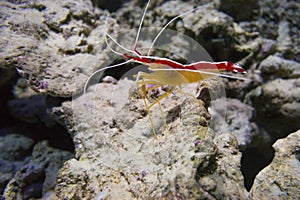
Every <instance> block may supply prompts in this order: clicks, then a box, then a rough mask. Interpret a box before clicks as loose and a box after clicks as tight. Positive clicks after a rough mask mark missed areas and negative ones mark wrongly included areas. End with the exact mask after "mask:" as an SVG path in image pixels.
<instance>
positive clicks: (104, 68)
mask: <svg viewBox="0 0 300 200" xmlns="http://www.w3.org/2000/svg"><path fill="white" fill-rule="evenodd" d="M132 60H133V59H129V60H126V61H125V62H122V63H118V64H115V65H110V66H107V67H103V68H101V69H98V70H96V71H95V72H94V73H92V74H91V75H90V76H89V78H88V79H87V80H86V82H85V84H84V88H83V94H86V91H87V86H88V83H89V82H90V80H91V78H92V77H93V76H95V75H96V74H97V73H99V72H101V71H104V70H107V69H111V68H114V67H118V66H120V65H124V64H126V63H129V62H132Z"/></svg>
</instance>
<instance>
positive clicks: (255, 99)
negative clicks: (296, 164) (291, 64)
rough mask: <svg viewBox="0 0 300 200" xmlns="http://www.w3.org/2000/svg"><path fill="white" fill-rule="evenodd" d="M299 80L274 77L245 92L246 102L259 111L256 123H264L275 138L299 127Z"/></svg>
mask: <svg viewBox="0 0 300 200" xmlns="http://www.w3.org/2000/svg"><path fill="white" fill-rule="evenodd" d="M299 81H300V79H275V80H272V81H269V82H267V83H266V84H264V85H262V86H259V87H257V88H256V89H255V90H252V91H251V92H250V93H248V94H247V99H248V103H249V104H251V105H252V106H253V107H255V108H256V109H257V113H259V114H258V118H259V122H258V123H260V124H266V125H265V126H264V127H265V129H266V130H267V131H268V133H269V134H271V135H272V136H273V137H275V138H278V137H280V136H284V135H282V134H286V133H289V132H291V131H295V130H297V129H299V128H300V125H299V123H298V121H299V116H300V113H299V108H300V84H299ZM270 117H271V118H272V120H271V121H269V119H270ZM266 121H269V122H268V123H266Z"/></svg>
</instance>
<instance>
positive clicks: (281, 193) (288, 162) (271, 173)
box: [250, 130, 300, 199]
mask: <svg viewBox="0 0 300 200" xmlns="http://www.w3.org/2000/svg"><path fill="white" fill-rule="evenodd" d="M273 147H274V149H275V151H276V152H275V156H274V159H273V161H272V163H271V164H270V165H269V166H267V167H266V168H265V169H263V170H262V171H261V172H259V173H258V174H257V176H256V178H255V180H254V184H253V187H252V189H251V191H250V199H300V193H299V191H300V160H299V152H300V130H299V131H297V132H295V133H291V134H290V135H289V136H288V137H286V138H284V139H280V140H278V141H277V142H276V143H275V144H274V145H273Z"/></svg>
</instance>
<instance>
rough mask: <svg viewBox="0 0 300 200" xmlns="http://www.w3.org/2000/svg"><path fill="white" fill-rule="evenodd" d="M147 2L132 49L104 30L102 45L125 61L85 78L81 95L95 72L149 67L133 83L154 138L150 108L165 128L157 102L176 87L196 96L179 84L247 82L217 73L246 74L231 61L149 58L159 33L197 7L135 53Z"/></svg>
mask: <svg viewBox="0 0 300 200" xmlns="http://www.w3.org/2000/svg"><path fill="white" fill-rule="evenodd" d="M150 1H151V0H148V2H147V4H146V7H145V9H144V12H143V15H142V18H141V21H140V24H139V27H138V31H137V34H136V38H135V42H134V46H133V50H131V49H127V48H126V47H124V46H122V45H121V44H120V43H119V42H118V41H117V40H116V39H114V38H113V37H112V36H111V35H109V34H108V33H107V31H106V30H105V33H104V40H105V43H106V45H107V47H108V48H109V49H110V50H111V51H112V52H113V53H115V54H117V55H120V56H122V57H124V58H126V59H127V60H126V61H125V62H121V63H118V64H115V65H110V66H106V67H104V68H101V69H98V70H96V71H95V72H94V73H92V74H91V75H90V76H89V77H88V79H87V81H86V83H85V85H84V91H83V92H84V94H85V93H86V92H87V87H88V83H89V81H90V80H91V78H92V77H93V76H95V75H96V74H97V73H99V72H101V71H104V70H107V69H111V68H116V67H119V66H122V65H125V64H127V63H132V62H133V63H139V64H142V65H146V66H148V70H149V71H151V73H148V72H142V71H139V72H138V73H137V75H136V76H135V77H136V84H137V85H138V86H139V88H140V89H139V95H140V96H141V98H142V99H143V101H144V104H145V107H146V111H147V114H148V116H149V120H150V123H151V127H152V130H153V134H154V136H155V137H156V136H157V134H156V130H155V126H154V123H153V119H152V117H151V108H152V107H153V106H155V105H156V104H157V105H158V106H159V109H160V112H161V114H162V118H163V120H164V124H165V126H167V125H166V119H165V117H164V114H163V110H162V108H161V103H160V102H161V101H162V100H163V99H165V98H166V97H168V96H169V95H170V94H172V93H173V92H174V90H175V89H176V88H177V87H178V88H179V90H178V91H177V92H178V93H181V94H185V95H188V96H191V97H193V98H194V99H196V97H195V96H194V95H192V94H189V93H185V92H183V91H182V85H184V84H190V83H195V82H199V81H201V80H204V79H207V78H210V77H213V76H219V77H225V78H233V79H239V80H248V79H247V78H241V77H236V76H231V75H227V74H221V73H220V71H231V72H236V73H246V71H245V70H244V69H243V68H242V67H240V66H239V64H236V63H232V62H229V61H223V62H206V61H199V62H195V63H191V64H181V63H179V62H176V61H173V60H171V59H168V58H162V57H156V56H151V55H150V53H151V50H152V48H153V46H154V44H155V42H156V41H157V39H158V38H159V36H160V35H161V34H162V32H163V31H164V30H165V29H166V28H167V27H168V26H169V25H170V24H171V23H172V22H174V21H175V20H176V19H178V18H180V17H183V16H184V15H187V14H189V13H192V12H194V11H195V10H196V9H198V8H199V7H196V8H194V9H192V10H189V11H186V12H184V13H182V14H180V15H178V16H176V17H174V18H173V19H171V20H170V21H169V22H168V23H167V24H166V25H165V26H163V28H162V29H161V30H160V31H159V32H158V34H157V35H156V37H155V38H154V40H153V41H152V43H151V45H150V47H149V50H148V53H147V55H142V54H141V53H140V52H139V51H138V50H137V44H138V40H139V37H140V32H141V28H142V24H143V21H144V18H145V15H146V12H147V9H148V7H149V4H150ZM107 21H108V18H106V22H105V27H107ZM108 38H109V39H110V40H112V41H113V42H114V43H115V44H116V45H117V46H119V47H120V48H121V49H123V50H124V51H126V52H127V53H125V54H124V53H120V52H118V51H116V50H114V49H112V48H111V47H110V45H109V43H108ZM129 54H130V55H129ZM149 85H151V87H148V86H149ZM153 85H154V86H153ZM165 85H168V89H167V91H166V92H165V93H164V94H162V95H161V96H159V97H158V98H157V99H155V100H154V101H152V102H151V100H150V98H149V96H148V92H149V91H151V90H153V89H155V88H159V87H162V86H165ZM148 102H149V103H148Z"/></svg>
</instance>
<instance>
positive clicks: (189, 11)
mask: <svg viewBox="0 0 300 200" xmlns="http://www.w3.org/2000/svg"><path fill="white" fill-rule="evenodd" d="M200 7H201V6H198V7H196V8H194V9H192V10H188V11H186V12H184V13H182V14H180V15H177V16H176V17H174V18H173V19H171V20H170V21H169V22H168V23H167V24H166V25H165V26H164V27H163V28H162V29H161V30H160V31H159V33H158V34H157V35H156V37H155V38H154V40H153V42H152V44H151V46H150V48H149V51H148V53H147V55H148V56H149V55H150V52H151V50H152V48H153V46H154V44H155V42H156V40H157V39H158V37H159V36H160V35H161V33H162V32H163V31H164V30H165V29H166V28H167V27H168V26H169V25H170V24H171V23H172V22H173V21H175V20H176V19H178V18H179V17H183V16H184V15H187V14H189V13H191V12H193V11H195V10H197V9H198V8H200Z"/></svg>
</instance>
